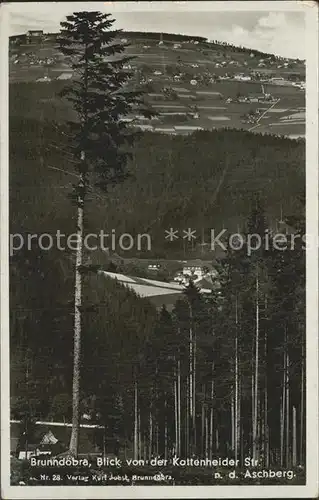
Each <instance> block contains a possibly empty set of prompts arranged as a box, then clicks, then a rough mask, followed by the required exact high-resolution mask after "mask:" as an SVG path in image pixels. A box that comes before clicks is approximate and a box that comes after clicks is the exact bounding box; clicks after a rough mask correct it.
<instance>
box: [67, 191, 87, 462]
mask: <svg viewBox="0 0 319 500" xmlns="http://www.w3.org/2000/svg"><path fill="white" fill-rule="evenodd" d="M77 210H78V213H77V238H78V240H77V250H76V258H75V287H74V299H75V300H74V348H73V349H74V351H73V386H72V432H71V438H70V445H69V451H70V453H71V454H72V455H74V456H77V454H78V447H79V430H80V362H81V306H82V275H81V270H80V267H81V266H82V261H83V222H84V220H83V219H84V218H83V199H81V198H80V197H79V199H78V208H77Z"/></svg>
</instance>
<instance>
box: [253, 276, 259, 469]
mask: <svg viewBox="0 0 319 500" xmlns="http://www.w3.org/2000/svg"><path fill="white" fill-rule="evenodd" d="M257 273H258V270H257ZM255 338H256V340H255V377H254V378H255V380H254V382H255V384H254V415H253V458H254V459H255V460H257V459H258V443H257V438H258V436H257V429H258V370H259V363H258V361H259V277H258V274H257V278H256V337H255Z"/></svg>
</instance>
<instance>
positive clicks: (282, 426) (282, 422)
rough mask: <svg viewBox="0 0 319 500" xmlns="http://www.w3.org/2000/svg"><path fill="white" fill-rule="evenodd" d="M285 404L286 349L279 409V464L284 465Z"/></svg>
mask: <svg viewBox="0 0 319 500" xmlns="http://www.w3.org/2000/svg"><path fill="white" fill-rule="evenodd" d="M285 406H286V351H285V352H284V371H283V382H282V395H281V410H280V466H281V467H283V465H284V437H285Z"/></svg>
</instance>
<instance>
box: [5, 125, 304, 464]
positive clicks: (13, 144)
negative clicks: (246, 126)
mask: <svg viewBox="0 0 319 500" xmlns="http://www.w3.org/2000/svg"><path fill="white" fill-rule="evenodd" d="M66 144H67V136H66V135H65V134H64V133H63V129H62V130H61V129H58V128H57V127H56V126H54V124H53V123H52V122H47V121H42V122H39V121H36V120H31V119H22V118H18V117H15V118H12V119H11V121H10V232H11V233H21V234H23V235H24V236H25V237H26V236H27V235H28V234H29V233H41V232H42V233H49V234H54V233H55V232H56V231H57V230H58V229H59V230H60V231H61V232H64V233H66V234H69V233H72V232H74V227H75V217H74V209H73V206H72V204H71V201H70V199H69V197H68V194H69V193H70V191H71V189H72V184H73V182H74V179H73V178H72V176H74V175H75V174H74V170H73V167H72V162H71V161H69V157H68V155H67V153H66ZM131 153H132V156H131V160H130V164H129V173H130V176H129V177H128V179H127V180H125V181H124V182H123V183H122V184H121V185H118V186H115V187H114V188H111V189H110V190H109V192H108V193H107V194H104V195H103V194H101V193H99V192H98V191H97V190H95V189H92V191H91V192H90V194H89V200H90V203H89V209H88V213H87V220H86V230H87V231H88V232H98V231H99V230H100V229H105V230H107V229H109V228H110V226H111V227H112V228H116V230H117V231H118V232H119V233H122V232H125V231H126V232H130V233H131V234H132V235H134V234H135V233H142V232H150V234H151V235H152V250H151V252H146V255H147V256H153V257H164V258H171V257H172V255H173V256H177V257H178V256H180V255H181V249H180V248H179V247H178V245H177V244H176V246H174V243H171V244H170V245H169V244H168V243H167V241H165V239H164V237H163V233H164V230H165V229H167V228H168V227H175V228H177V229H178V228H180V229H182V228H185V227H194V228H196V229H197V230H198V231H199V230H202V229H204V232H205V231H208V230H209V228H215V229H216V230H217V231H218V230H221V229H222V228H223V227H226V228H227V229H228V230H229V231H230V232H231V231H236V232H237V231H239V232H240V233H241V234H243V235H245V234H247V233H251V232H253V233H258V234H260V235H261V237H263V236H264V235H265V232H266V229H267V228H268V229H269V230H270V234H273V233H274V231H275V230H276V225H277V226H278V220H277V219H279V216H280V209H283V213H284V219H285V220H286V222H287V224H288V226H289V228H290V232H291V231H294V232H295V233H300V234H303V232H304V226H305V222H304V201H303V200H304V175H305V172H304V164H305V161H304V143H303V142H302V141H290V140H288V139H284V138H280V137H273V136H260V135H255V134H252V133H247V132H243V131H233V130H225V131H212V132H206V131H202V132H197V133H194V134H192V135H191V136H187V137H182V136H174V137H168V136H166V135H160V134H158V135H155V134H143V135H142V136H141V137H140V138H138V139H137V140H136V142H135V143H134V144H133V145H132V149H131ZM288 216H289V217H288ZM291 237H292V236H290V235H289V234H288V235H287V238H288V239H290V238H291ZM297 241H298V240H297ZM288 247H289V245H288ZM291 248H292V247H291ZM184 251H185V249H184ZM186 252H187V254H188V255H192V253H191V252H192V248H191V245H189V247H187V248H186ZM144 255H145V253H144ZM140 256H141V255H140ZM219 257H220V256H218V255H215V254H214V255H211V258H212V259H213V258H214V260H215V265H216V268H217V270H218V287H216V289H215V290H214V291H212V292H211V294H210V295H208V296H206V297H205V298H204V297H203V296H202V295H200V294H199V293H198V290H197V289H196V287H195V286H194V285H193V284H192V283H191V284H190V286H189V287H188V288H187V289H186V290H185V294H184V296H183V298H181V300H180V301H179V302H178V303H177V304H176V306H175V308H174V310H173V311H172V313H169V312H168V311H167V310H165V309H163V310H162V311H160V312H158V311H156V309H154V307H153V306H152V305H151V304H150V303H149V302H148V301H147V300H146V299H141V298H140V297H138V296H135V295H134V294H133V293H132V292H131V291H129V290H128V289H126V288H124V287H122V286H120V285H118V284H116V283H115V282H113V281H111V280H110V281H109V280H106V279H105V278H104V277H103V276H100V275H99V274H96V273H88V274H87V276H86V278H85V287H84V294H83V297H84V298H83V310H82V314H83V349H82V358H81V363H82V369H81V380H82V385H81V411H82V413H86V414H89V415H90V418H91V421H92V422H97V423H100V424H103V425H105V426H106V427H105V428H106V431H105V433H106V435H105V436H104V437H103V440H104V442H105V441H106V443H110V438H111V436H113V438H114V436H116V438H117V442H118V443H119V446H120V451H119V453H124V450H126V451H125V453H127V454H131V456H134V457H135V458H143V457H150V456H154V455H161V456H163V457H169V456H172V455H174V454H177V455H178V456H180V457H191V456H196V457H208V458H209V457H214V456H228V457H230V456H232V457H234V458H235V459H238V460H239V461H240V464H241V465H243V460H244V457H245V456H252V457H254V458H257V459H260V460H261V461H262V463H263V464H264V465H265V466H272V467H287V468H289V467H296V466H297V465H301V466H304V465H305V445H304V443H305V356H304V352H305V296H304V295H305V269H304V266H305V255H304V251H303V250H302V248H301V242H300V240H299V243H297V244H296V245H295V248H294V249H290V250H289V249H288V250H286V251H280V250H274V249H272V250H271V251H265V250H264V249H263V247H262V248H261V250H260V251H258V252H254V253H253V254H252V255H251V256H248V255H247V248H246V247H245V246H244V247H243V248H242V250H241V251H231V249H228V250H227V251H226V252H225V254H224V255H222V258H219ZM87 258H88V259H89V260H90V261H91V262H94V263H95V264H97V265H100V266H102V268H103V265H104V261H103V258H105V256H104V257H103V256H101V255H100V254H99V253H98V252H97V253H93V254H92V255H88V256H87ZM73 282H74V275H73V254H72V252H71V251H69V252H68V251H66V252H61V251H59V250H58V249H55V248H53V249H51V250H50V251H47V252H44V251H43V250H40V249H39V248H37V246H36V245H32V249H31V250H28V249H26V248H22V249H21V250H19V251H16V252H13V255H12V257H11V266H10V316H11V329H10V336H11V351H10V352H11V391H12V392H11V412H12V417H14V418H21V417H24V416H26V415H28V416H31V417H34V418H43V419H49V418H54V419H61V420H63V419H66V420H69V419H70V417H71V410H72V408H71V378H72V372H71V367H72V342H73V335H72V333H73V332H72V321H73V301H72V293H73V286H74V285H73ZM39 395H41V398H40V397H39ZM101 443H102V441H101ZM108 446H109V447H110V448H109V449H108V451H114V450H113V449H112V446H113V445H112V444H109V445H108ZM101 447H102V444H101Z"/></svg>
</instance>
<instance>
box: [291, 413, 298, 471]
mask: <svg viewBox="0 0 319 500" xmlns="http://www.w3.org/2000/svg"><path fill="white" fill-rule="evenodd" d="M296 465H297V418H296V407H295V406H293V407H292V466H293V467H296Z"/></svg>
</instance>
